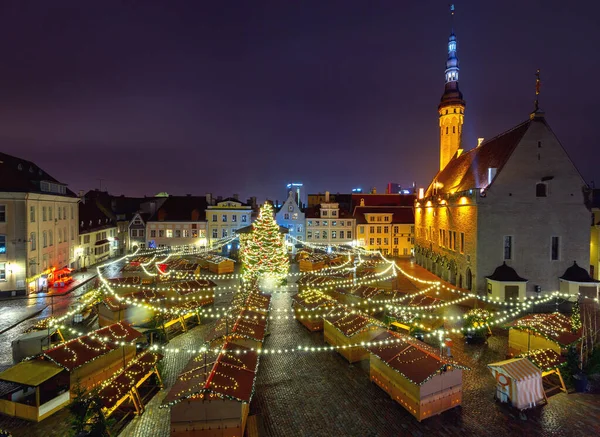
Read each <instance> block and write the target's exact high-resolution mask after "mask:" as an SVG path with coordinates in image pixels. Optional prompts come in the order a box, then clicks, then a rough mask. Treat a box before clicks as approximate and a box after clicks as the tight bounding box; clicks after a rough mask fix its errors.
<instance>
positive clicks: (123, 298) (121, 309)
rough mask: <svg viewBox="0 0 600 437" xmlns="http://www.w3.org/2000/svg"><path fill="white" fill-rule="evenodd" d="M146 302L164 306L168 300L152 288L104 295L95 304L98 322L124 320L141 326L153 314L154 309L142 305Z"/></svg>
mask: <svg viewBox="0 0 600 437" xmlns="http://www.w3.org/2000/svg"><path fill="white" fill-rule="evenodd" d="M134 302H135V303H137V305H136V304H134ZM148 303H152V304H153V305H164V306H166V305H167V303H168V302H167V301H166V296H165V294H164V293H157V292H156V291H154V290H139V291H134V292H133V293H125V294H123V295H120V296H119V298H117V297H116V296H111V297H106V298H104V299H103V300H102V301H101V302H98V303H97V304H96V311H97V312H98V324H99V325H100V326H109V325H112V324H113V323H119V322H125V323H128V324H131V325H135V326H142V325H144V324H146V323H148V322H150V321H151V320H152V318H153V316H154V310H153V309H151V308H148V307H147V306H145V305H144V304H148Z"/></svg>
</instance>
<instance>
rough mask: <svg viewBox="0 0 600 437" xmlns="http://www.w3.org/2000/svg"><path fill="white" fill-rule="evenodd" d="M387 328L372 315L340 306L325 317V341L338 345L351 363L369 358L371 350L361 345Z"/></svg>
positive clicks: (339, 350)
mask: <svg viewBox="0 0 600 437" xmlns="http://www.w3.org/2000/svg"><path fill="white" fill-rule="evenodd" d="M383 331H385V329H384V328H383V327H382V326H381V324H380V323H379V322H378V321H377V320H375V319H371V318H370V317H367V316H364V315H361V314H356V313H352V312H350V311H349V310H346V309H344V310H340V309H338V308H336V309H334V310H332V312H331V313H330V314H328V315H326V316H324V317H323V337H324V339H325V342H326V343H328V344H330V345H332V346H336V347H337V348H336V351H337V352H338V353H339V354H340V355H342V356H343V357H344V358H346V359H347V360H348V361H349V362H350V363H354V362H356V361H360V360H365V359H367V358H369V352H368V351H367V350H366V349H365V348H364V347H362V346H356V345H360V343H362V342H368V341H371V340H372V339H373V338H375V337H376V336H378V335H379V334H381V333H382V332H383Z"/></svg>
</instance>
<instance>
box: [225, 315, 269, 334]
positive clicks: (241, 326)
mask: <svg viewBox="0 0 600 437" xmlns="http://www.w3.org/2000/svg"><path fill="white" fill-rule="evenodd" d="M266 332H267V319H266V317H265V315H264V314H262V313H259V312H258V311H252V310H243V311H242V313H241V314H240V315H239V317H238V318H237V320H236V322H235V325H234V326H233V329H232V330H231V333H232V334H237V335H240V336H242V337H246V338H250V339H252V340H256V341H263V340H264V339H265V334H266Z"/></svg>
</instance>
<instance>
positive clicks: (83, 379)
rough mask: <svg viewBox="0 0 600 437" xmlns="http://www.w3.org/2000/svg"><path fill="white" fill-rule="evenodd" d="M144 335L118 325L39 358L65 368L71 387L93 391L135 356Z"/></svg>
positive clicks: (66, 343)
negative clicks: (77, 385) (137, 344)
mask: <svg viewBox="0 0 600 437" xmlns="http://www.w3.org/2000/svg"><path fill="white" fill-rule="evenodd" d="M141 336H142V334H141V333H140V332H139V331H136V330H135V329H133V328H132V327H131V325H129V324H127V323H115V324H114V325H110V326H106V327H104V328H101V329H98V330H96V331H94V332H93V333H91V334H88V335H83V336H81V337H77V338H74V339H73V340H69V341H67V342H65V343H62V344H60V345H59V346H56V347H54V348H52V349H48V350H46V351H44V353H42V354H41V355H40V358H39V359H41V360H46V361H51V362H53V363H55V364H57V365H59V366H60V367H62V368H63V369H65V370H66V371H67V372H68V375H69V381H70V385H69V386H70V387H73V386H75V384H77V383H79V384H81V386H82V387H84V388H86V389H89V388H92V387H94V386H95V385H97V384H99V383H101V382H102V381H106V380H107V379H108V378H110V377H111V376H112V375H113V374H114V373H115V372H116V371H118V370H119V369H121V368H123V367H124V365H126V364H127V362H129V361H130V360H131V359H132V358H133V357H134V356H135V354H136V345H135V340H137V339H138V338H140V337H141ZM121 343H124V344H121Z"/></svg>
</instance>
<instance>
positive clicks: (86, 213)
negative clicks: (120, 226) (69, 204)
mask: <svg viewBox="0 0 600 437" xmlns="http://www.w3.org/2000/svg"><path fill="white" fill-rule="evenodd" d="M78 207H79V233H80V234H86V233H89V232H94V231H100V230H102V229H107V228H114V227H115V226H116V222H115V221H114V220H113V218H112V217H111V216H110V215H108V214H106V213H105V212H104V210H103V209H102V208H101V207H100V205H99V203H98V201H97V200H95V199H84V200H83V201H82V202H79V206H78Z"/></svg>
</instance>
